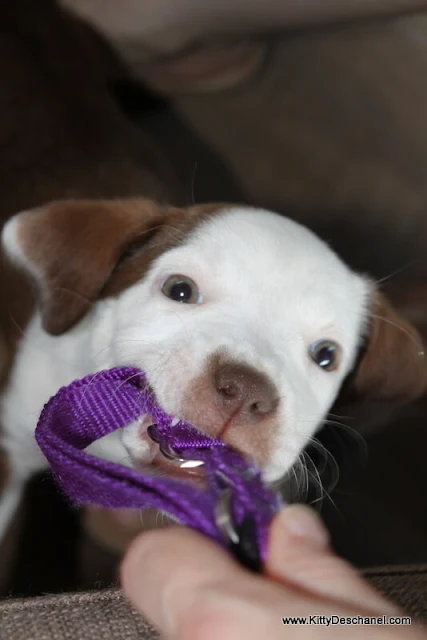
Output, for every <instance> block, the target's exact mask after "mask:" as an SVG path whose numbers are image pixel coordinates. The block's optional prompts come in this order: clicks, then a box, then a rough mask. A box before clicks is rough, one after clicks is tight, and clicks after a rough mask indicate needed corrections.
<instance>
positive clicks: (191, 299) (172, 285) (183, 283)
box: [162, 275, 203, 304]
mask: <svg viewBox="0 0 427 640" xmlns="http://www.w3.org/2000/svg"><path fill="white" fill-rule="evenodd" d="M162 292H163V293H164V294H165V296H166V297H167V298H170V299H171V300H175V302H184V303H185V304H200V303H201V302H202V300H203V298H202V295H201V293H200V291H199V288H198V286H197V284H196V283H195V282H194V280H192V279H191V278H188V277H187V276H179V275H176V276H169V278H168V279H167V280H166V282H164V284H163V286H162Z"/></svg>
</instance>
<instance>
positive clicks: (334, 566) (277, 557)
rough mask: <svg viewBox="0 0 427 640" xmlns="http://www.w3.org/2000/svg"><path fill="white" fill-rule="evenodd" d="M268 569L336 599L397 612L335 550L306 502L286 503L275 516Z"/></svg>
mask: <svg viewBox="0 0 427 640" xmlns="http://www.w3.org/2000/svg"><path fill="white" fill-rule="evenodd" d="M265 572H266V574H267V575H268V576H269V577H271V578H273V579H275V580H277V581H279V582H281V583H282V584H288V585H289V584H293V585H295V586H298V587H299V588H303V589H305V590H307V591H309V592H310V593H312V594H313V595H318V596H321V597H323V598H328V599H330V600H335V601H336V602H341V603H346V604H348V605H350V606H353V607H354V606H355V607H356V608H357V607H359V608H362V609H364V610H366V611H373V612H376V613H377V612H379V613H382V614H386V613H389V614H393V613H396V612H398V609H397V608H396V607H395V606H394V605H392V604H391V603H389V602H388V601H387V600H385V599H384V598H383V597H382V596H381V595H379V594H378V593H377V592H376V591H374V589H373V588H371V587H370V586H369V584H368V583H367V582H366V581H365V580H363V579H362V577H361V576H360V575H359V574H358V573H357V571H356V570H355V569H354V568H353V567H352V566H351V565H350V564H348V563H347V562H345V561H344V560H343V559H341V558H339V557H338V556H336V555H335V554H334V553H333V551H332V550H331V548H330V546H329V535H328V533H327V530H326V528H325V527H324V525H323V523H322V521H321V520H320V518H319V516H318V515H317V514H316V513H315V512H314V511H313V510H312V509H310V508H309V507H306V506H303V505H293V506H290V507H287V508H285V509H284V510H282V511H281V512H280V513H279V514H278V515H277V516H276V518H275V519H274V521H273V524H272V527H271V530H270V539H269V553H268V559H267V563H266V568H265Z"/></svg>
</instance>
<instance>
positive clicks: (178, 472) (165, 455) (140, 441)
mask: <svg viewBox="0 0 427 640" xmlns="http://www.w3.org/2000/svg"><path fill="white" fill-rule="evenodd" d="M178 422H179V418H174V419H173V420H172V426H173V425H175V424H177V423H178ZM153 426H154V420H153V418H152V416H149V415H147V416H143V417H142V418H141V419H139V420H138V422H137V423H136V424H135V425H133V426H132V429H133V430H135V432H134V434H133V437H132V439H133V441H134V442H136V443H137V446H132V445H130V446H129V444H127V443H126V439H125V440H124V441H123V444H124V446H125V447H126V448H127V449H128V452H129V454H130V456H131V458H132V460H133V463H134V466H135V467H136V468H139V469H141V470H149V471H153V472H157V473H158V474H159V475H168V476H172V477H177V478H179V479H186V480H192V481H193V482H197V483H198V484H199V483H200V482H201V481H202V480H203V478H204V470H203V463H202V462H201V461H199V460H184V459H182V458H179V457H178V455H177V454H175V452H173V451H171V450H166V449H162V447H160V445H159V444H158V442H157V441H156V438H155V435H154V432H153Z"/></svg>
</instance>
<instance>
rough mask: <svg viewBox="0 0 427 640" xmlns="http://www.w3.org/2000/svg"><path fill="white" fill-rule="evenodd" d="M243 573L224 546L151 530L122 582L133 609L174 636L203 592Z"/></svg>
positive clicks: (175, 531)
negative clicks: (177, 622) (212, 585)
mask: <svg viewBox="0 0 427 640" xmlns="http://www.w3.org/2000/svg"><path fill="white" fill-rule="evenodd" d="M241 572H242V569H240V567H239V566H238V565H237V564H236V563H235V562H233V561H232V560H231V558H230V556H229V554H228V553H226V551H224V550H223V549H222V548H221V547H220V546H219V545H217V544H215V543H214V542H212V541H211V540H209V539H208V538H205V537H203V536H200V535H198V534H197V533H195V532H193V531H191V530H187V529H183V528H179V527H171V528H169V529H165V530H156V531H149V532H147V533H144V534H143V535H141V536H139V537H138V538H137V539H136V540H135V541H134V542H133V544H132V545H131V547H130V549H129V550H128V552H127V554H126V557H125V559H124V561H123V564H122V567H121V579H122V584H123V587H124V590H125V592H126V593H127V595H128V597H129V598H130V600H131V601H132V602H133V603H134V605H135V606H136V607H137V608H138V609H139V610H140V611H142V612H143V613H144V614H145V615H146V616H147V617H148V618H149V619H150V620H151V621H152V622H153V623H154V624H155V625H156V626H157V627H158V628H160V629H162V630H163V631H165V632H167V633H171V632H172V629H174V628H175V627H176V619H177V618H179V617H180V616H181V614H182V612H185V611H187V610H190V609H193V606H194V603H193V600H194V597H195V596H197V593H198V591H199V590H200V589H202V588H203V587H204V586H205V585H209V584H212V583H214V582H216V581H229V580H232V579H233V578H234V577H235V576H236V575H239V573H241Z"/></svg>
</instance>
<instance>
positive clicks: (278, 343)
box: [4, 201, 425, 481]
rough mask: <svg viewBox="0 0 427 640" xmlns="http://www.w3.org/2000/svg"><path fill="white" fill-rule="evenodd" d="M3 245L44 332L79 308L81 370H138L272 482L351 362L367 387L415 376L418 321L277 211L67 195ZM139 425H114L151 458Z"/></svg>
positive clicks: (357, 382)
mask: <svg viewBox="0 0 427 640" xmlns="http://www.w3.org/2000/svg"><path fill="white" fill-rule="evenodd" d="M4 244H5V246H6V248H7V250H8V253H9V254H10V255H11V256H12V257H14V258H15V260H16V261H17V262H19V263H20V264H21V265H22V266H24V268H26V270H27V271H28V273H30V274H32V276H33V278H34V280H35V281H36V282H37V284H38V290H39V299H40V308H41V312H42V315H43V319H44V326H45V328H46V330H47V331H49V332H51V333H55V334H61V333H63V332H64V331H66V330H71V327H72V325H74V324H75V323H76V322H77V321H78V320H80V319H82V317H83V316H85V319H84V320H82V321H81V322H79V323H78V324H77V325H76V327H75V328H74V329H72V330H73V331H75V332H81V331H83V332H85V333H87V334H89V336H90V343H91V346H90V351H91V359H92V361H93V367H92V368H93V369H102V368H105V367H113V366H121V365H130V366H135V367H140V368H142V369H143V370H144V371H145V373H146V374H147V378H148V381H149V384H150V386H151V388H152V390H153V392H154V393H155V395H156V397H157V399H158V401H159V403H160V404H161V405H162V407H163V408H164V409H165V410H166V411H167V412H168V413H170V414H171V415H174V416H177V417H178V418H182V419H185V420H187V421H189V422H191V423H193V424H194V425H195V426H196V427H198V428H199V429H201V430H203V431H205V432H207V433H208V434H210V435H213V436H215V437H219V438H221V439H223V440H224V441H225V442H227V443H228V444H230V445H232V446H233V447H235V448H236V449H237V450H239V451H241V452H242V453H244V454H245V455H247V456H249V457H250V458H252V459H254V460H255V461H256V462H257V463H258V464H260V465H261V466H262V468H263V469H264V471H265V475H266V478H267V479H268V480H271V481H273V480H277V479H279V478H280V477H281V476H282V475H283V474H285V473H286V471H288V470H289V468H290V467H291V466H292V464H293V463H294V462H295V460H296V459H297V457H298V456H299V454H300V453H301V451H302V449H303V448H304V446H305V445H306V444H307V443H308V441H309V440H310V438H311V437H312V436H313V434H314V433H315V431H316V430H317V429H318V427H319V426H320V425H321V424H322V421H323V419H324V417H325V416H326V414H327V413H328V411H329V409H330V407H331V405H332V404H333V402H334V401H335V399H336V398H337V396H338V394H339V392H340V389H341V387H342V385H343V382H344V380H345V379H346V378H347V377H348V375H349V374H350V373H351V372H353V380H352V385H351V390H352V391H353V392H354V394H355V395H362V396H370V397H371V398H372V399H374V398H375V399H380V400H406V399H407V398H408V399H409V398H410V397H415V396H417V395H419V394H420V393H421V391H422V390H423V389H424V385H425V371H424V363H423V361H422V357H421V356H420V353H421V352H422V346H421V342H420V338H419V336H418V334H417V333H416V332H415V330H414V329H413V328H412V327H410V326H408V325H406V324H404V323H403V321H402V319H400V318H399V317H398V315H397V314H396V313H395V312H394V311H393V310H392V309H391V307H390V306H389V305H388V304H387V303H386V301H385V300H384V299H382V298H381V297H380V296H379V294H378V293H377V292H376V291H375V288H374V286H373V284H372V283H370V282H369V281H368V280H367V279H366V278H363V277H361V276H359V275H357V274H355V273H353V272H352V271H350V270H349V269H348V268H347V267H346V266H345V265H344V264H343V263H342V262H341V261H340V260H339V258H338V257H337V256H336V255H335V254H334V253H333V252H332V251H331V250H330V249H329V248H328V247H327V245H325V244H324V243H323V242H322V241H320V240H319V239H318V238H317V237H316V236H315V235H313V234H312V233H311V232H310V231H309V230H308V229H306V228H304V227H302V226H300V225H298V224H297V223H295V222H293V221H291V220H289V219H287V218H283V217H280V216H278V215H275V214H273V213H270V212H266V211H259V210H253V209H249V208H238V207H228V206H219V205H217V206H208V207H198V208H192V209H188V210H185V211H180V210H172V209H168V210H164V211H161V210H159V209H158V208H157V207H156V206H155V205H153V204H152V203H148V202H146V201H128V202H126V201H124V202H116V203H63V204H56V205H51V206H50V207H47V208H45V209H40V210H37V211H35V212H27V213H24V214H20V215H19V216H17V217H15V218H14V219H13V220H12V221H11V222H10V223H9V224H8V225H7V226H6V229H5V232H4ZM92 302H93V303H95V304H92ZM361 347H362V348H363V349H364V352H363V353H364V355H363V357H362V358H360V357H359V351H360V348H361ZM356 360H357V361H358V362H357V369H356V370H355V365H356ZM148 424H150V419H149V418H147V419H145V420H144V419H142V420H141V421H140V422H139V423H138V424H136V425H133V426H132V427H130V428H129V429H128V430H125V432H124V436H123V440H124V444H125V446H126V447H127V448H128V449H129V451H130V453H131V455H132V456H133V457H134V459H135V460H136V461H137V462H141V463H145V464H147V463H155V462H156V461H157V460H158V456H159V454H158V451H157V448H156V445H155V444H154V443H152V442H151V440H150V439H149V437H148V436H147V434H146V427H147V426H148Z"/></svg>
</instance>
